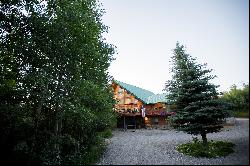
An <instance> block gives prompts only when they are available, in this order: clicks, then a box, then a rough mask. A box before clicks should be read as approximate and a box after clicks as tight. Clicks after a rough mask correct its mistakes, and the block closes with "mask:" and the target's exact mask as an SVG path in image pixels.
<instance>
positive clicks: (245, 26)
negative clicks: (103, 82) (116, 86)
mask: <svg viewBox="0 0 250 166" xmlns="http://www.w3.org/2000/svg"><path fill="white" fill-rule="evenodd" d="M100 2H101V3H102V5H103V6H102V8H104V9H105V11H106V13H105V14H104V16H103V17H102V20H103V23H104V24H105V25H107V26H109V27H110V28H109V33H108V34H104V37H105V38H106V39H107V42H108V43H110V44H113V45H115V46H116V47H117V49H116V50H117V54H115V55H114V57H115V58H116V60H114V61H113V62H112V63H111V66H110V68H109V70H108V72H109V74H110V75H111V76H113V77H114V79H116V80H119V81H122V82H125V83H128V84H132V85H135V86H139V87H141V88H144V89H147V90H150V91H152V92H154V93H156V94H157V93H162V90H163V88H164V85H165V82H166V81H167V80H169V79H171V73H170V67H171V65H170V62H169V61H170V60H171V56H173V49H174V48H175V46H176V42H177V41H179V42H180V44H182V45H184V46H186V50H187V53H188V54H190V55H191V56H192V57H196V58H197V62H198V63H201V64H203V63H207V64H208V66H207V68H208V69H213V71H212V72H211V74H213V75H217V78H215V79H214V80H213V81H212V83H214V84H216V85H220V87H219V88H218V91H219V92H221V91H228V90H229V88H230V86H231V85H233V84H236V85H237V86H240V85H241V84H242V83H248V82H249V2H248V0H100Z"/></svg>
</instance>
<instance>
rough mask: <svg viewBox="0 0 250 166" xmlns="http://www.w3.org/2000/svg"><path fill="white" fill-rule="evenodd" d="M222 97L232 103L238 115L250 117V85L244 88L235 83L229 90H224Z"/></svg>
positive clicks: (244, 85) (232, 107) (245, 85)
mask: <svg viewBox="0 0 250 166" xmlns="http://www.w3.org/2000/svg"><path fill="white" fill-rule="evenodd" d="M221 99H222V100H223V101H225V102H228V103H230V104H231V109H232V110H233V111H234V114H235V116H236V117H249V85H248V84H243V88H242V89H240V88H237V86H236V85H233V86H232V87H231V89H230V90H229V91H228V92H224V93H223V95H222V97H221Z"/></svg>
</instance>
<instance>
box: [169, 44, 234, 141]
mask: <svg viewBox="0 0 250 166" xmlns="http://www.w3.org/2000/svg"><path fill="white" fill-rule="evenodd" d="M172 63H173V67H172V70H171V72H172V80H169V81H167V82H166V88H165V90H166V91H167V92H168V95H167V98H168V99H169V100H170V104H172V105H175V108H174V111H175V112H176V115H174V116H172V120H171V122H172V124H173V127H175V128H176V129H178V130H182V131H185V132H187V133H188V134H194V135H198V134H201V135H202V138H203V141H204V142H206V134H207V133H211V132H218V131H220V129H221V128H222V127H223V126H222V123H223V121H222V120H223V119H224V118H225V117H227V116H229V115H230V114H229V112H228V110H227V105H226V103H225V102H223V101H221V100H218V92H217V91H216V88H217V87H218V86H215V85H214V84H211V83H210V82H209V81H210V80H211V79H213V78H214V77H215V76H213V75H210V72H211V71H212V70H208V69H206V64H197V62H196V60H195V59H194V58H192V57H191V56H190V55H189V54H186V53H185V50H184V46H182V45H180V44H179V43H177V44H176V48H175V49H174V56H173V57H172Z"/></svg>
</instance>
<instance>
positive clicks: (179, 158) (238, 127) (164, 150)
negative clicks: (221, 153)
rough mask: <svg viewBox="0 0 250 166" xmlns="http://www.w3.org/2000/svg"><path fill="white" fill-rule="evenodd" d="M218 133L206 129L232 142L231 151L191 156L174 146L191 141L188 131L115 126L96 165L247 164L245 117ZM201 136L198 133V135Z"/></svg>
mask: <svg viewBox="0 0 250 166" xmlns="http://www.w3.org/2000/svg"><path fill="white" fill-rule="evenodd" d="M235 122H236V123H235V126H233V127H232V126H231V127H230V126H229V127H226V128H224V129H223V131H221V132H219V133H209V134H208V135H207V138H208V140H211V139H212V140H225V141H231V142H233V143H235V144H236V148H235V153H232V154H230V155H228V156H226V157H218V158H213V159H208V158H195V157H190V156H186V155H184V154H181V153H179V152H178V151H176V149H175V148H176V146H177V145H179V144H182V143H187V142H189V141H192V135H189V134H186V133H183V132H176V131H175V130H147V129H139V130H132V129H131V130H127V131H123V130H119V129H116V130H114V131H113V137H112V138H110V139H109V140H107V142H109V144H108V147H107V150H106V151H105V153H104V155H103V157H102V158H101V159H100V161H99V162H98V165H249V157H248V156H249V119H236V121H235ZM198 138H199V139H201V137H200V136H198Z"/></svg>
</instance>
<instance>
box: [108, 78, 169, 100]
mask: <svg viewBox="0 0 250 166" xmlns="http://www.w3.org/2000/svg"><path fill="white" fill-rule="evenodd" d="M113 81H114V82H115V83H117V84H118V85H120V86H121V87H122V88H124V89H126V90H127V91H128V92H129V93H131V94H133V95H134V96H135V97H136V98H137V99H139V100H141V101H142V102H143V103H145V104H154V103H158V102H165V103H166V102H167V99H166V98H165V96H166V94H157V95H156V94H154V93H153V92H151V91H148V90H146V89H142V88H139V87H137V86H134V85H130V84H126V83H124V82H121V81H117V80H113Z"/></svg>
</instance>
